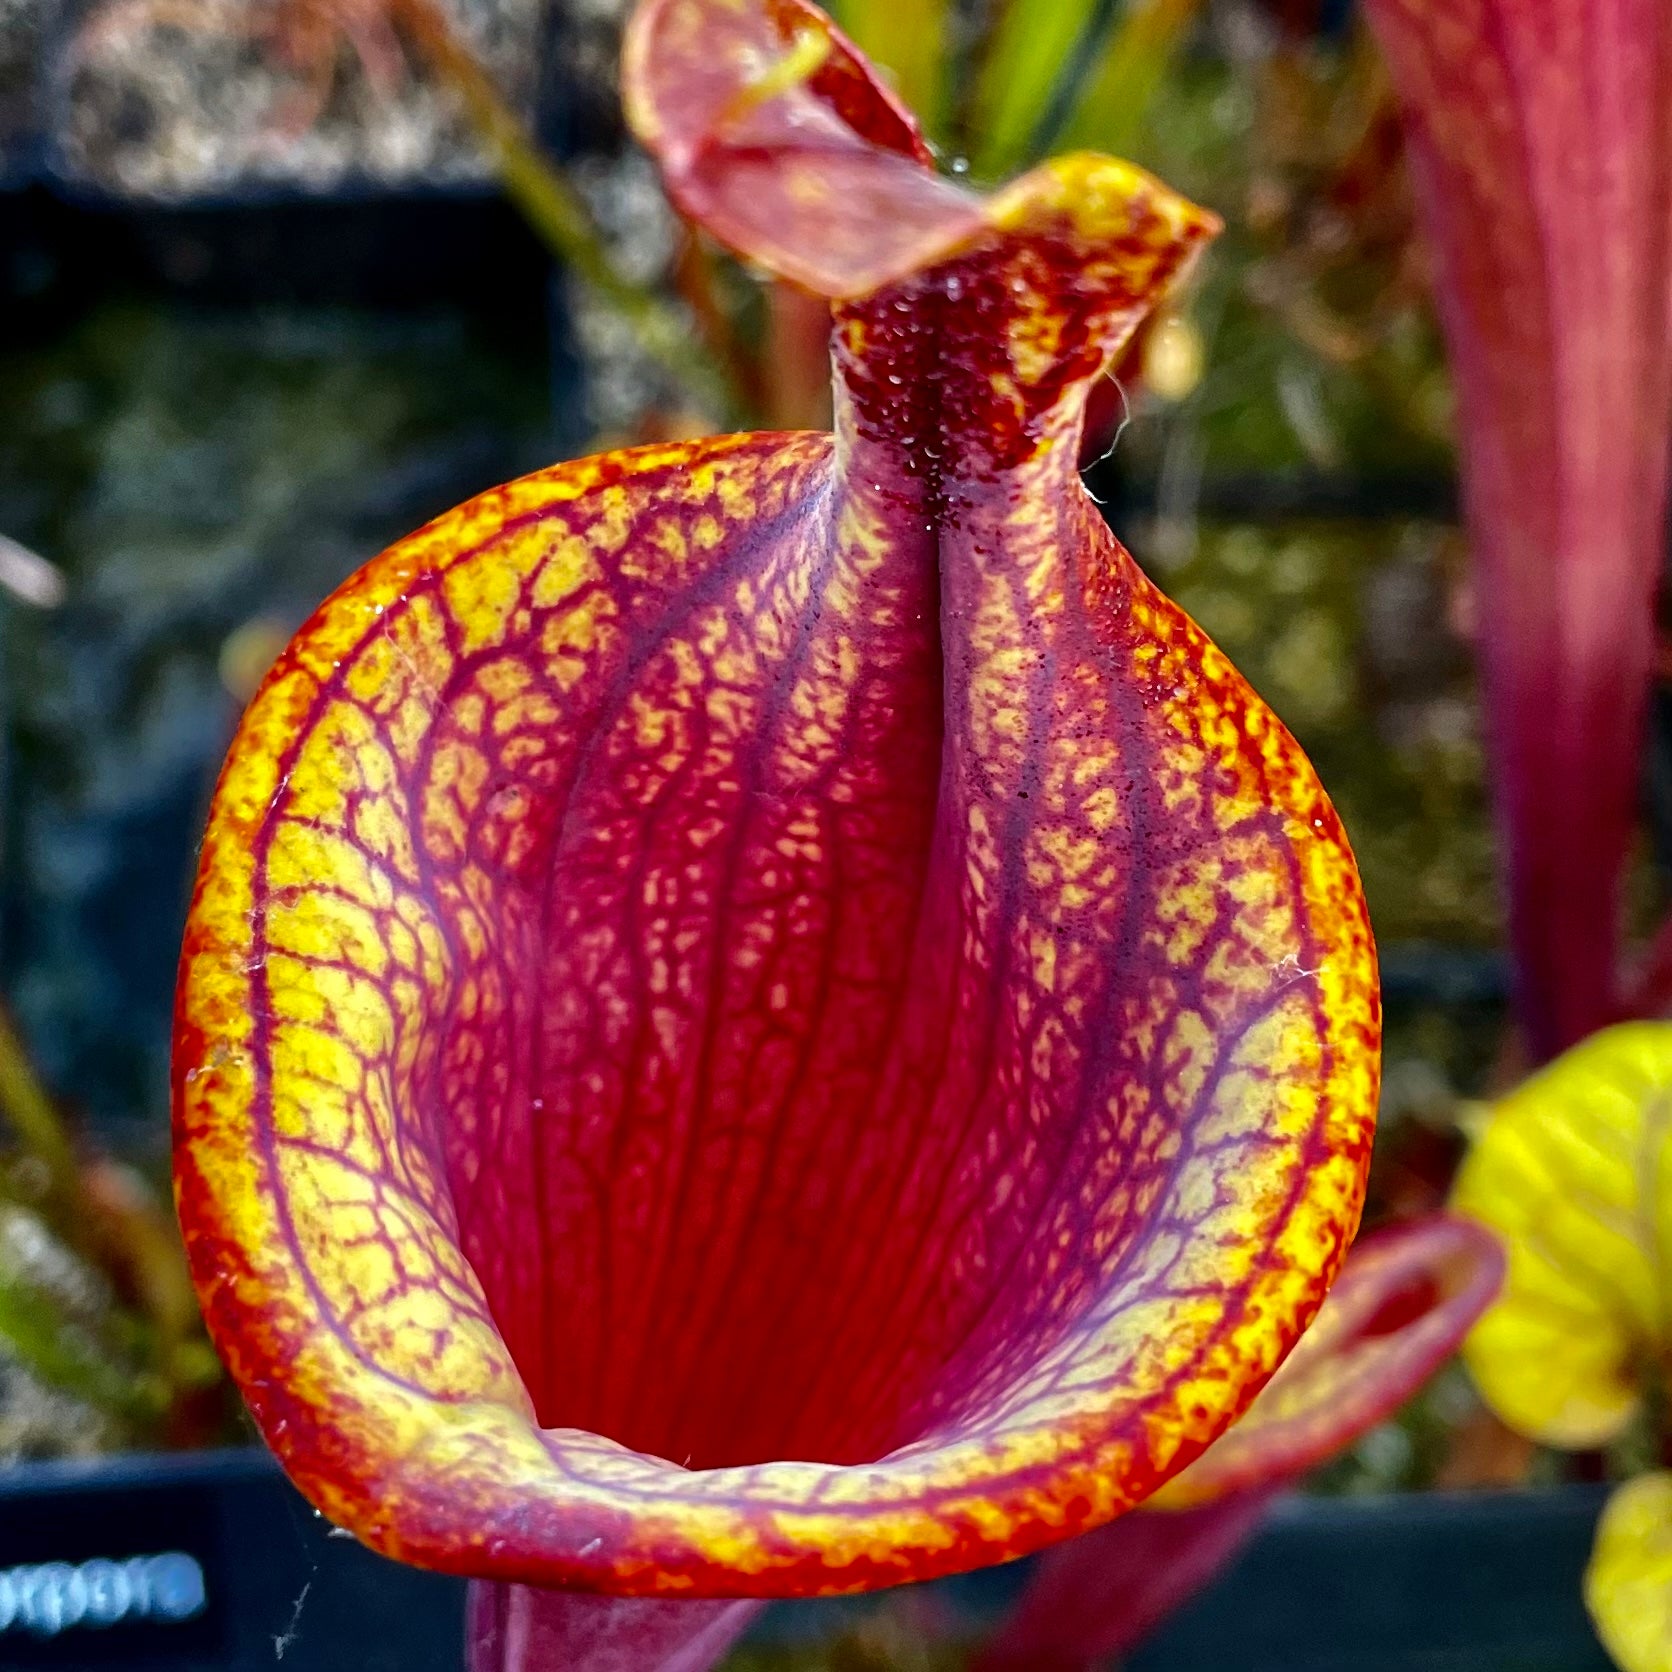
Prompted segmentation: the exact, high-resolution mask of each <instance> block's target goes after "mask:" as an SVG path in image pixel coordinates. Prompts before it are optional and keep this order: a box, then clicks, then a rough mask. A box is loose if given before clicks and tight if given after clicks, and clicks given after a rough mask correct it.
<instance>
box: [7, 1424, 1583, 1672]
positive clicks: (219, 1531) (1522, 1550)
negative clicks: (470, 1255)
mask: <svg viewBox="0 0 1672 1672" xmlns="http://www.w3.org/2000/svg"><path fill="white" fill-rule="evenodd" d="M1602 1499H1603V1489H1601V1488H1591V1487H1583V1488H1570V1489H1564V1490H1560V1491H1554V1492H1526V1493H1482V1494H1475V1495H1468V1496H1458V1495H1438V1494H1436V1495H1428V1496H1421V1497H1415V1496H1413V1497H1394V1498H1361V1499H1319V1498H1293V1499H1290V1500H1288V1501H1286V1502H1283V1503H1280V1504H1279V1505H1278V1506H1277V1507H1276V1508H1275V1509H1274V1510H1273V1512H1272V1514H1271V1516H1270V1518H1269V1519H1268V1521H1267V1523H1266V1525H1265V1527H1264V1528H1263V1529H1262V1530H1261V1532H1260V1533H1259V1535H1258V1536H1257V1537H1256V1538H1255V1540H1254V1541H1253V1542H1252V1543H1251V1544H1250V1545H1249V1547H1248V1549H1247V1550H1246V1552H1245V1553H1244V1554H1243V1556H1242V1558H1241V1559H1240V1560H1239V1561H1238V1562H1237V1563H1236V1564H1235V1565H1234V1566H1233V1567H1232V1568H1231V1569H1230V1570H1229V1571H1227V1572H1226V1574H1225V1575H1224V1576H1223V1577H1222V1578H1221V1579H1220V1581H1219V1582H1218V1583H1217V1584H1216V1585H1214V1586H1213V1587H1211V1588H1210V1589H1209V1590H1208V1591H1206V1592H1205V1593H1203V1594H1202V1595H1201V1596H1200V1597H1198V1598H1197V1599H1196V1600H1195V1601H1194V1602H1193V1603H1192V1604H1190V1605H1189V1606H1188V1607H1186V1608H1185V1609H1183V1610H1182V1611H1181V1612H1180V1613H1179V1614H1177V1615H1175V1616H1174V1618H1173V1619H1172V1620H1171V1621H1170V1622H1169V1623H1168V1624H1167V1625H1166V1626H1165V1627H1164V1628H1163V1629H1162V1631H1161V1632H1159V1633H1158V1634H1157V1635H1156V1637H1155V1638H1153V1639H1152V1640H1151V1642H1150V1643H1149V1644H1147V1645H1146V1646H1145V1647H1144V1648H1143V1649H1142V1650H1141V1651H1140V1652H1139V1653H1138V1654H1137V1655H1135V1656H1134V1657H1133V1659H1132V1662H1131V1672H1221V1669H1222V1668H1224V1667H1225V1666H1227V1665H1230V1664H1234V1665H1235V1666H1236V1667H1237V1668H1238V1672H1326V1669H1327V1672H1341V1669H1344V1668H1350V1669H1351V1672H1465V1669H1466V1672H1607V1669H1608V1666H1609V1662H1608V1660H1607V1658H1606V1657H1605V1656H1604V1655H1603V1652H1602V1650H1601V1649H1600V1647H1599V1646H1598V1645H1597V1643H1596V1640H1595V1638H1594V1637H1593V1636H1592V1633H1591V1630H1590V1627H1589V1625H1588V1623H1587V1622H1586V1619H1585V1614H1584V1609H1583V1607H1582V1606H1581V1603H1580V1597H1579V1580H1580V1573H1581V1570H1582V1568H1583V1566H1584V1561H1585V1556H1586V1552H1587V1551H1588V1549H1589V1548H1590V1541H1591V1533H1592V1529H1593V1526H1594V1523H1595V1521H1596V1516H1597V1512H1598V1510H1599V1508H1600V1506H1601V1503H1602ZM1026 1572H1027V1564H1026V1563H1016V1564H1014V1565H1012V1566H1010V1567H1007V1568H1000V1569H995V1570H992V1571H989V1572H986V1573H979V1574H971V1575H966V1576H965V1577H963V1578H960V1579H957V1580H950V1581H945V1582H943V1583H941V1584H940V1585H937V1586H935V1587H932V1589H933V1590H934V1591H935V1592H937V1593H938V1600H939V1601H940V1602H941V1603H942V1604H944V1607H942V1608H941V1609H938V1610H936V1612H937V1613H940V1614H942V1615H944V1616H945V1617H948V1618H950V1619H952V1620H961V1621H963V1622H965V1623H967V1625H968V1627H969V1629H970V1630H971V1631H972V1632H976V1631H979V1630H980V1629H981V1627H982V1626H983V1625H984V1624H986V1623H987V1622H990V1621H991V1620H993V1619H995V1618H997V1617H998V1616H999V1615H1000V1614H1001V1613H1002V1611H1003V1609H1004V1608H1005V1606H1006V1604H1007V1603H1008V1601H1009V1600H1010V1599H1011V1598H1012V1597H1013V1596H1014V1595H1015V1593H1016V1592H1017V1590H1018V1589H1019V1588H1020V1586H1021V1584H1022V1583H1023V1581H1024V1579H1025V1577H1026ZM880 1605H881V1604H879V1601H878V1599H875V1598H861V1599H851V1600H843V1601H835V1602H820V1603H803V1604H793V1605H782V1606H779V1607H776V1608H773V1609H770V1610H769V1611H768V1612H767V1613H766V1614H765V1615H763V1616H762V1618H761V1621H760V1623H759V1625H758V1626H757V1627H756V1632H755V1636H756V1639H757V1640H758V1641H761V1642H772V1643H778V1644H784V1645H790V1644H794V1643H797V1642H807V1641H809V1640H814V1639H817V1638H820V1637H823V1636H826V1635H828V1634H831V1633H833V1632H835V1631H837V1630H840V1629H841V1628H842V1626H843V1625H844V1624H845V1623H851V1622H852V1621H853V1620H854V1619H856V1618H857V1617H859V1616H860V1615H862V1614H863V1613H864V1612H865V1611H867V1610H869V1609H874V1608H876V1607H878V1606H880ZM463 1618H464V1595H463V1587H462V1585H460V1584H459V1583H458V1582H457V1581H454V1580H449V1579H443V1578H438V1577H436V1576H435V1575H432V1574H424V1573H419V1572H417V1571H415V1570H413V1569H409V1568H403V1567H399V1566H397V1565H396V1564H394V1563H392V1562H387V1561H385V1560H383V1558H381V1557H379V1556H375V1555H372V1554H371V1553H370V1552H369V1551H367V1550H364V1549H362V1548H361V1546H360V1545H358V1544H356V1543H355V1542H354V1541H353V1540H352V1539H350V1538H347V1537H345V1536H344V1535H342V1534H340V1533H338V1532H335V1531H334V1530H333V1529H332V1528H331V1527H330V1526H329V1524H328V1523H327V1522H325V1521H324V1520H323V1519H322V1518H321V1517H320V1516H319V1515H317V1514H316V1513H315V1512H314V1511H313V1510H312V1509H310V1508H309V1507H308V1506H307V1504H305V1503H304V1502H303V1500H302V1499H301V1498H300V1497H299V1496H298V1495H297V1494H296V1493H295V1492H294V1491H293V1490H292V1489H291V1487H290V1486H289V1485H288V1484H287V1483H286V1482H285V1480H284V1478H283V1477H282V1476H281V1475H280V1474H279V1472H278V1470H277V1468H276V1467H275V1466H274V1464H273V1462H272V1461H271V1459H270V1458H268V1456H267V1455H266V1453H264V1452H260V1451H253V1450H252V1451H247V1452H221V1453H209V1454H204V1455H199V1456H185V1457H172V1458H149V1457H128V1458H121V1459H117V1460H114V1461H110V1462H101V1463H93V1464H62V1463H52V1464H29V1465H24V1466H21V1467H18V1468H15V1469H12V1470H10V1471H8V1472H4V1473H0V1666H4V1667H6V1668H8V1669H12V1668H16V1669H18V1672H25V1669H45V1668H60V1669H68V1668H75V1669H77V1672H99V1669H101V1668H106V1667H111V1668H114V1667H122V1668H124V1669H127V1672H273V1668H274V1667H275V1665H278V1666H281V1667H282V1672H458V1667H459V1664H460V1644H461V1641H462V1632H463Z"/></svg>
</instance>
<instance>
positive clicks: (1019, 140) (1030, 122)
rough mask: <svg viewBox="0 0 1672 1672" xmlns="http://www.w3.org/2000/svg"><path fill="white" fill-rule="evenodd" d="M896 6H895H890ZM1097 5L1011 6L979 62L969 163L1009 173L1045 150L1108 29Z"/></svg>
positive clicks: (1104, 9) (982, 172)
mask: <svg viewBox="0 0 1672 1672" xmlns="http://www.w3.org/2000/svg"><path fill="white" fill-rule="evenodd" d="M898 3H899V0H896V4H898ZM1109 10H1110V8H1109V6H1108V5H1107V4H1105V3H1104V0H1010V3H1009V5H1007V6H1006V7H1005V8H1004V12H1003V15H1002V16H1001V17H1000V18H999V22H998V27H997V29H996V30H995V31H994V32H993V35H992V38H991V40H990V41H989V42H988V44H987V47H986V50H985V53H984V55H983V59H982V63H981V70H980V74H979V76H978V78H977V80H976V86H975V98H974V104H973V109H972V112H971V122H970V131H971V134H972V136H973V138H972V144H971V153H972V154H971V159H970V160H971V163H972V164H973V166H974V169H975V172H976V174H977V175H979V176H980V177H982V178H983V179H999V178H1001V177H1003V176H1005V175H1008V174H1013V173H1014V172H1015V171H1016V170H1017V169H1019V168H1021V167H1023V166H1025V165H1026V164H1027V163H1030V162H1034V161H1036V160H1037V159H1038V157H1039V155H1040V154H1041V152H1042V151H1043V150H1044V149H1045V148H1047V147H1048V145H1049V139H1050V131H1051V129H1052V128H1053V127H1055V126H1058V125H1059V124H1057V123H1056V122H1054V121H1053V120H1052V116H1053V112H1054V111H1056V110H1057V109H1060V108H1061V107H1062V105H1063V102H1064V99H1065V97H1071V85H1072V83H1073V82H1075V81H1077V80H1078V78H1079V76H1080V75H1081V74H1082V73H1083V71H1084V69H1085V68H1086V61H1087V48H1088V47H1090V46H1092V45H1094V44H1095V40H1096V38H1097V36H1098V35H1099V34H1100V33H1101V32H1102V30H1103V29H1104V28H1106V27H1107V24H1108V13H1109Z"/></svg>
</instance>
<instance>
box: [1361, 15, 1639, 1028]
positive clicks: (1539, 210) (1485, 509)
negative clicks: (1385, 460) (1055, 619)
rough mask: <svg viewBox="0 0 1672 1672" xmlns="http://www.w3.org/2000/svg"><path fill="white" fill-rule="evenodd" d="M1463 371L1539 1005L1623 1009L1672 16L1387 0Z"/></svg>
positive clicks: (1473, 491)
mask: <svg viewBox="0 0 1672 1672" xmlns="http://www.w3.org/2000/svg"><path fill="white" fill-rule="evenodd" d="M1367 10H1368V14H1369V17H1370V21H1371V23H1372V25H1373V26H1374V28H1375V30H1376V32H1377V35H1378V37H1379V39H1380V41H1381V44H1382V47H1383V50H1384V52H1385V54H1386V56H1387V59H1388V63H1389V67H1390V69H1391V71H1392V75H1393V80H1394V84H1395V87H1396V88H1397V90H1398V93H1399V95H1400V100H1401V104H1402V115H1403V120H1404V123H1405V128H1406V133H1407V137H1408V140H1409V143H1410V151H1411V158H1412V165H1413V170H1414V174H1415V178H1416V184H1417V188H1418V197H1419V204H1420V207H1421V210H1422V213H1423V220H1424V226H1425V230H1426V231H1427V233H1428V235H1429V237H1430V239H1431V241H1432V243H1433V245H1434V249H1435V254H1436V258H1437V275H1436V277H1437V282H1438V292H1439V304H1440V315H1441V321H1442V324H1443V325H1444V327H1445V332H1446V338H1447V343H1448V346H1449V349H1450V355H1451V361H1452V367H1453V371H1454V374H1455V377H1456V383H1457V392H1458V403H1459V417H1460V433H1461V437H1462V460H1461V463H1462V473H1463V487H1464V505H1465V510H1466V513H1467V518H1468V524H1469V532H1470V536H1471V540H1472V544H1473V547H1474V556H1475V561H1476V563H1477V565H1478V577H1479V578H1478V586H1477V596H1478V598H1479V602H1480V612H1481V635H1480V637H1481V658H1482V667H1481V672H1482V680H1483V686H1484V697H1485V706H1486V721H1487V734H1488V738H1487V741H1488V745H1489V748H1490V751H1491V773H1492V784H1493V793H1494V796H1495V800H1496V812H1497V820H1498V826H1499V831H1500V839H1501V842H1502V845H1503V850H1504V863H1505V867H1506V873H1507V893H1508V904H1509V920H1510V940H1511V947H1512V951H1513V954H1514V958H1515V970H1516V983H1517V998H1518V1004H1519V1007H1520V1013H1521V1019H1522V1022H1523V1024H1524V1027H1525V1029H1526V1032H1527V1035H1528V1040H1529V1044H1530V1046H1531V1048H1532V1052H1533V1055H1534V1056H1535V1057H1548V1056H1551V1055H1553V1054H1555V1053H1556V1052H1557V1051H1559V1050H1561V1049H1562V1048H1563V1047H1565V1046H1566V1045H1569V1044H1571V1043H1573V1042H1574V1041H1575V1040H1577V1039H1579V1038H1582V1037H1583V1036H1584V1035H1585V1034H1587V1033H1589V1032H1591V1031H1593V1030H1594V1029H1595V1028H1597V1027H1599V1026H1601V1025H1602V1024H1604V1023H1606V1022H1608V1021H1610V1020H1612V1019H1613V1018H1614V1016H1615V1015H1616V1014H1617V1011H1618V997H1619V995H1618V970H1619V954H1620V944H1621V922H1620V915H1621V913H1620V905H1621V900H1620V896H1621V881H1622V876H1623V873H1624V869H1625V865H1626V861H1627V858H1628V855H1629V850H1630V846H1631V842H1632V837H1633V832H1634V826H1635V820H1636V800H1637V779H1638V763H1639V758H1640V753H1641V744H1642V736H1643V726H1644V717H1645V712H1646V704H1647V697H1648V690H1649V681H1650V678H1651V674H1652V669H1653V665H1654V629H1653V621H1652V614H1651V606H1652V601H1653V596H1654V590H1655V585H1656V581H1657V577H1658V574H1659V568H1660V557H1661V551H1662V546H1663V523H1664V512H1665V499H1666V463H1667V447H1668V425H1669V416H1672V413H1669V409H1672V331H1669V318H1668V314H1669V298H1672V285H1669V281H1668V272H1669V264H1672V251H1669V247H1668V246H1669V243H1672V215H1669V209H1672V14H1669V13H1668V12H1667V10H1666V8H1665V6H1664V5H1663V4H1661V0H1618V3H1610V4H1607V5H1601V4H1590V3H1587V0H1551V3H1549V4H1533V3H1532V0H1464V3H1462V4H1459V3H1457V0H1370V3H1369V5H1368V7H1367Z"/></svg>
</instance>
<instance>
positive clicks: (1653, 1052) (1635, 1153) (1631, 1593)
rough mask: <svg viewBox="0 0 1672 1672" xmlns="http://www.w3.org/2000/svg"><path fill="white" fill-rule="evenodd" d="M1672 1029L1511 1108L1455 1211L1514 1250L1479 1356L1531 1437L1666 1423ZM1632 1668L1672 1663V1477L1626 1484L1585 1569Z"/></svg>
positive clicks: (1604, 1039)
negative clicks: (1480, 1223)
mask: <svg viewBox="0 0 1672 1672" xmlns="http://www.w3.org/2000/svg"><path fill="white" fill-rule="evenodd" d="M1669 1163H1672V1024H1669V1023H1663V1022H1636V1023H1628V1024H1626V1025H1623V1026H1620V1027H1614V1028H1608V1029H1605V1030H1604V1031H1602V1032H1600V1033H1596V1034H1593V1035H1592V1036H1591V1037H1590V1038H1589V1039H1586V1040H1585V1041H1583V1042H1582V1043H1581V1044H1579V1045H1577V1046H1575V1047H1574V1048H1573V1049H1572V1050H1570V1051H1569V1052H1567V1054H1566V1055H1565V1056H1562V1057H1560V1058H1558V1059H1557V1061H1555V1062H1554V1063H1552V1064H1551V1065H1550V1066H1549V1067H1548V1068H1546V1069H1544V1070H1543V1071H1542V1072H1541V1073H1539V1074H1536V1075H1535V1076H1534V1077H1533V1078H1532V1079H1530V1080H1528V1081H1527V1082H1526V1083H1525V1084H1524V1085H1522V1086H1521V1087H1520V1088H1518V1089H1517V1090H1516V1091H1514V1092H1512V1093H1511V1094H1510V1095H1509V1096H1507V1097H1505V1098H1504V1099H1503V1100H1502V1101H1500V1102H1499V1103H1497V1104H1496V1105H1495V1106H1494V1107H1493V1109H1492V1110H1491V1112H1490V1115H1489V1118H1488V1119H1487V1121H1486V1123H1485V1125H1484V1127H1483V1128H1482V1130H1481V1132H1480V1134H1479V1136H1478V1137H1477V1139H1476V1142H1475V1144H1474V1147H1473V1149H1472V1151H1471V1153H1470V1155H1469V1157H1468V1159H1467V1160H1466V1161H1465V1163H1464V1165H1463V1169H1462V1171H1461V1173H1460V1174H1459V1177H1458V1181H1457V1188H1456V1194H1455V1199H1454V1200H1455V1206H1456V1207H1457V1208H1458V1209H1459V1210H1460V1211H1461V1212H1463V1213H1464V1214H1467V1215H1469V1216H1471V1217H1473V1218H1475V1219H1477V1220H1480V1221H1482V1222H1484V1223H1485V1224H1486V1225H1488V1226H1489V1227H1491V1228H1492V1229H1493V1230H1495V1231H1496V1232H1497V1233H1498V1234H1499V1236H1500V1237H1501V1238H1502V1239H1503V1241H1504V1243H1505V1245H1506V1247H1507V1249H1508V1255H1509V1267H1508V1275H1507V1277H1506V1279H1505V1282H1504V1287H1503V1290H1502V1291H1501V1293H1500V1296H1499V1298H1498V1300H1497V1302H1496V1303H1495V1304H1494V1305H1493V1306H1492V1307H1491V1308H1490V1309H1489V1310H1488V1311H1487V1312H1486V1314H1485V1315H1484V1317H1483V1318H1482V1319H1481V1321H1480V1323H1479V1324H1477V1325H1476V1326H1475V1328H1474V1330H1473V1332H1472V1333H1471V1335H1470V1336H1469V1339H1468V1341H1467V1343H1466V1344H1465V1346H1464V1360H1465V1362H1466V1363H1467V1365H1468V1367H1469V1370H1470V1373H1471V1374H1472V1375H1473V1377H1474V1379H1475V1381H1476V1383H1477V1384H1478V1386H1479V1388H1480V1390H1481V1393H1482V1395H1483V1396H1484V1397H1485V1399H1486V1401H1487V1403H1488V1404H1489V1405H1491V1407H1492V1408H1493V1410H1494V1411H1496V1412H1497V1414H1498V1415H1499V1416H1500V1417H1501V1418H1502V1419H1503V1420H1504V1421H1505V1422H1506V1423H1508V1424H1509V1426H1510V1427H1511V1428H1513V1429H1515V1430H1516V1431H1517V1432H1518V1433H1520V1434H1523V1435H1525V1436H1526V1437H1528V1438H1529V1439H1533V1440H1537V1441H1539V1442H1541V1443H1543V1444H1545V1445H1550V1446H1556V1447H1559V1448H1562V1449H1564V1450H1570V1451H1578V1450H1590V1449H1593V1448H1597V1447H1603V1446H1608V1445H1611V1444H1613V1443H1614V1442H1617V1441H1621V1440H1625V1439H1627V1438H1629V1437H1631V1436H1632V1435H1633V1434H1634V1433H1641V1432H1642V1430H1643V1429H1644V1428H1645V1427H1646V1426H1658V1430H1659V1431H1658V1433H1656V1434H1655V1435H1654V1436H1653V1438H1654V1440H1655V1443H1656V1447H1657V1450H1658V1452H1659V1454H1660V1455H1661V1456H1662V1457H1663V1458H1664V1457H1665V1456H1666V1455H1667V1454H1668V1445H1669V1443H1672V1432H1669V1431H1668V1429H1667V1426H1666V1420H1665V1418H1666V1412H1665V1405H1664V1377H1665V1367H1666V1365H1667V1363H1668V1357H1669V1354H1672V1170H1669ZM1585 1601H1586V1604H1587V1606H1588V1607H1589V1609H1590V1612H1591V1617H1592V1620H1593V1621H1594V1623H1595V1625H1596V1628H1597V1632H1598V1635H1599V1636H1600V1637H1601V1638H1602V1641H1603V1643H1604V1644H1605V1645H1606V1646H1607V1648H1608V1651H1609V1653H1610V1654H1611V1655H1612V1656H1613V1657H1614V1659H1615V1661H1616V1662H1617V1663H1618V1664H1619V1665H1620V1666H1621V1667H1622V1668H1623V1669H1624V1672H1668V1669H1672V1470H1666V1469H1662V1470H1657V1471H1654V1472H1652V1473H1648V1474H1644V1475H1640V1476H1638V1477H1637V1478H1635V1479H1633V1480H1630V1481H1628V1482H1627V1483H1626V1484H1624V1485H1623V1486H1621V1487H1619V1488H1618V1489H1617V1490H1616V1491H1615V1493H1614V1495H1613V1496H1612V1498H1610V1500H1609V1502H1608V1506H1607V1508H1606V1509H1605V1510H1604V1512H1603V1516H1602V1521H1601V1523H1600V1525H1599V1527H1598V1529H1597V1535H1596V1544H1595V1548H1594V1549H1593V1551H1592V1554H1591V1562H1590V1566H1589V1569H1588V1570H1587V1573H1586V1576H1585Z"/></svg>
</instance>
